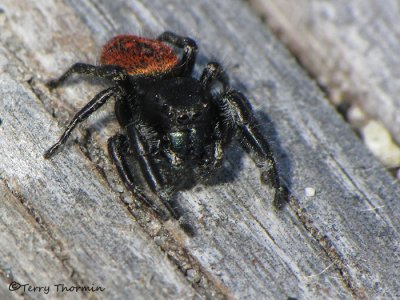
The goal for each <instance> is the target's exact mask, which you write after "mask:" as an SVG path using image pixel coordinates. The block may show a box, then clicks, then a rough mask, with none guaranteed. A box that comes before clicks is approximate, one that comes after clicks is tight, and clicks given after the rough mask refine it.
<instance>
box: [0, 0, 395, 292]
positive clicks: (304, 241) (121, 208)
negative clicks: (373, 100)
mask: <svg viewBox="0 0 400 300" xmlns="http://www.w3.org/2000/svg"><path fill="white" fill-rule="evenodd" d="M1 8H2V9H3V13H2V14H1V17H0V22H1V26H2V34H1V35H0V43H1V47H0V68H1V72H0V107H1V111H0V119H1V120H2V123H1V126H0V141H1V146H2V147H1V148H2V155H1V156H0V174H1V184H0V195H1V196H2V197H1V198H2V199H4V201H3V202H4V203H2V204H1V205H2V209H1V210H0V213H1V217H0V219H1V222H0V226H1V227H2V228H4V233H3V234H2V235H1V241H0V243H1V246H2V249H1V251H0V274H1V275H2V277H1V278H2V281H3V285H4V286H6V287H7V289H8V284H9V282H10V281H11V280H16V281H18V282H22V283H29V284H31V285H54V284H58V283H64V284H66V285H77V286H80V285H92V284H94V285H100V286H102V287H105V288H106V290H105V291H104V292H92V293H89V294H84V293H78V294H75V293H70V292H67V293H62V294H56V293H54V291H52V293H53V294H51V295H52V296H53V297H61V298H66V299H69V298H74V299H76V298H77V297H78V298H79V297H80V298H86V297H89V298H94V299H104V298H122V299H124V298H126V299H128V298H130V297H132V296H133V297H135V299H149V298H153V299H165V298H168V299H177V298H182V299H191V298H210V299H216V298H217V299H218V298H233V299H260V298H265V299H287V298H288V297H297V298H299V299H311V298H313V299H315V298H321V299H322V298H324V299H326V298H332V299H337V298H340V299H350V298H369V297H371V298H376V297H388V298H390V297H396V295H397V294H396V293H398V290H399V282H398V280H397V278H398V271H397V269H398V268H397V266H399V262H400V259H399V256H398V255H397V254H398V245H399V240H400V239H399V201H398V195H399V194H400V188H399V186H398V185H397V184H396V183H395V182H393V179H392V178H391V177H390V175H389V174H388V173H387V172H386V171H385V170H384V169H383V168H382V166H381V165H380V164H379V163H378V162H377V161H376V160H375V159H374V158H373V157H372V156H371V155H370V153H369V152H368V151H367V150H366V149H365V147H364V146H363V145H362V144H361V143H360V142H359V140H358V139H357V138H356V137H355V135H354V134H353V132H352V131H351V130H350V129H349V128H348V126H346V125H345V124H344V123H343V120H342V119H341V118H340V117H339V116H338V115H337V113H336V111H335V110H334V109H332V107H331V106H330V105H329V104H328V102H327V100H326V99H324V98H323V96H322V94H321V93H320V92H319V91H318V89H317V88H316V86H315V85H314V84H313V83H312V81H310V80H309V79H308V78H307V76H306V74H305V73H304V72H303V71H302V70H301V68H300V67H299V66H298V65H296V63H295V62H294V60H293V59H292V58H291V57H290V56H289V55H288V53H287V51H286V50H285V49H284V48H283V47H282V46H281V45H280V44H279V43H278V42H277V41H276V40H275V39H274V37H273V36H272V35H271V34H270V33H269V32H268V31H267V30H266V29H265V28H264V25H263V24H262V23H261V22H260V21H259V20H258V19H257V17H256V15H255V14H254V13H253V12H251V10H250V9H249V8H248V7H247V6H246V4H245V3H244V2H241V1H230V2H227V1H221V2H216V3H212V2H208V1H193V2H187V3H185V4H182V3H181V2H180V1H169V2H168V4H165V2H162V1H140V2H139V1H137V2H132V1H124V0H118V1H112V2H109V1H96V2H94V1H93V2H92V1H84V2H83V1H82V2H81V1H77V0H65V1H55V2H48V1H44V0H38V1H35V2H31V1H25V0H20V1H8V0H6V1H3V4H1ZM165 29H168V30H172V31H175V32H177V33H180V34H188V35H190V36H192V37H194V38H195V39H196V40H197V41H198V44H199V46H200V54H199V59H198V63H199V65H198V67H197V68H196V70H195V73H196V75H198V74H199V72H200V71H201V68H202V67H204V65H205V64H206V63H207V61H209V60H211V59H214V58H218V59H219V60H220V61H222V62H223V63H224V65H225V66H226V69H227V72H228V73H229V74H230V76H231V82H232V86H233V87H235V88H237V89H239V90H241V91H242V92H244V93H245V94H246V95H248V97H249V98H250V99H251V102H252V103H253V106H254V108H255V110H256V112H257V117H258V118H259V120H260V121H261V124H262V128H261V130H262V131H263V132H264V133H265V134H266V135H267V136H268V138H269V140H270V142H271V145H272V147H273V149H274V150H275V152H276V154H277V155H276V157H277V161H278V164H279V168H280V172H281V175H282V177H283V178H284V179H285V181H286V182H287V183H288V185H289V187H290V191H291V195H292V196H291V201H290V204H289V205H288V206H287V207H286V208H285V209H283V210H281V211H276V210H275V209H274V208H273V207H272V201H271V200H272V191H270V190H269V189H268V188H267V187H264V186H262V185H261V184H260V181H259V173H258V170H257V168H256V167H255V165H254V164H253V162H252V161H251V160H250V159H249V158H248V157H247V156H246V155H245V154H244V153H243V151H241V150H240V149H239V148H238V146H237V145H234V146H232V147H231V148H229V149H228V150H227V153H226V161H225V163H224V168H223V170H222V171H221V172H220V173H218V174H217V175H216V176H215V180H214V182H213V184H210V185H198V186H197V187H195V188H194V189H192V190H188V191H185V192H181V193H180V194H179V200H180V201H181V203H182V206H183V207H184V209H185V210H186V211H187V216H188V218H189V219H190V220H193V222H194V223H195V228H196V231H197V234H196V236H195V237H193V238H189V237H187V236H186V235H185V234H184V233H183V232H182V231H181V230H180V229H179V227H178V226H177V224H176V222H173V221H168V222H166V223H162V222H160V221H158V220H157V218H156V217H155V216H154V215H153V214H152V212H151V211H149V210H148V209H146V208H145V207H142V206H141V205H140V203H137V201H136V200H135V199H133V198H132V196H131V195H130V193H129V192H127V191H126V190H125V189H124V187H123V185H122V183H121V182H120V181H119V179H118V176H117V175H116V172H115V170H114V167H113V165H112V164H111V163H110V161H109V160H108V158H107V154H106V142H107V138H108V137H109V136H111V135H112V134H114V133H115V132H116V131H117V130H118V127H117V126H116V123H115V119H114V117H113V116H112V109H113V107H112V105H109V106H107V107H106V108H105V109H104V110H103V111H102V112H100V113H98V114H97V117H95V118H91V119H90V120H89V122H87V124H86V125H85V126H82V127H81V130H78V132H77V133H76V134H74V137H73V138H72V140H71V142H69V143H67V145H66V146H65V147H64V148H63V151H61V152H60V153H59V154H58V155H57V156H55V157H54V158H53V159H51V160H50V161H46V160H43V158H42V155H43V152H44V151H45V149H47V148H48V147H49V146H50V145H51V144H52V143H53V142H55V140H56V139H57V137H58V136H59V134H60V133H61V132H62V130H63V128H64V126H65V123H66V122H67V121H68V120H69V119H70V118H71V117H72V116H73V114H74V112H76V111H77V110H78V109H79V107H81V106H82V105H83V104H84V103H86V102H88V101H89V100H90V99H91V97H93V96H94V95H95V93H96V92H97V91H100V90H101V89H102V88H103V85H105V84H106V83H104V82H99V81H89V80H84V81H82V82H80V81H77V80H72V81H71V84H70V85H69V86H66V87H63V88H60V89H58V90H56V91H54V92H49V91H48V90H47V88H46V87H45V85H44V82H45V81H46V80H48V79H50V78H53V77H55V76H57V75H59V74H61V73H62V72H63V70H65V69H66V68H67V67H68V66H69V65H70V64H72V63H74V62H76V61H83V62H89V63H95V62H96V59H97V55H98V53H99V51H100V47H101V45H102V44H103V43H104V42H105V41H106V40H107V39H108V38H110V37H112V36H113V35H115V34H117V33H140V32H141V33H142V34H145V35H147V36H148V35H152V36H155V35H156V34H158V33H160V32H162V31H163V30H165ZM306 187H313V188H315V190H316V195H315V196H314V197H306V196H305V192H304V189H305V188H306ZM25 231H28V232H31V233H32V234H30V235H29V236H30V237H31V238H32V239H33V240H34V242H33V245H32V246H29V245H28V244H29V243H30V242H29V240H25V239H24V238H23V236H24V233H22V232H25ZM3 247H4V248H3ZM3 249H5V250H3ZM29 258H31V259H29ZM10 272H11V273H10ZM36 273H37V275H36ZM7 274H8V275H9V276H7ZM10 274H12V276H11V277H10ZM7 289H4V287H2V289H0V295H7V296H8V297H10V298H15V299H18V298H19V297H20V296H19V295H20V291H18V293H17V292H14V293H11V292H8V291H7ZM45 296H46V295H44V294H43V293H39V292H29V293H26V294H25V295H23V296H22V297H25V298H28V299H30V298H32V299H33V298H34V299H37V298H45Z"/></svg>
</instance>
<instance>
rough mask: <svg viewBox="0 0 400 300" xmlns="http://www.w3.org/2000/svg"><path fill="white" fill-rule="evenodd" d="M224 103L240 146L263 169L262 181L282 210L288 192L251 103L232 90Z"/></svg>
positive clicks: (223, 98)
mask: <svg viewBox="0 0 400 300" xmlns="http://www.w3.org/2000/svg"><path fill="white" fill-rule="evenodd" d="M221 102H222V105H221V107H222V109H224V110H229V112H227V111H225V112H224V115H225V116H229V118H230V120H227V122H229V123H230V125H231V126H234V127H235V128H236V130H237V133H238V139H239V142H240V144H241V145H242V147H243V149H244V150H245V151H246V152H247V153H249V154H250V156H251V157H252V159H253V160H254V162H255V163H256V165H257V167H258V168H259V169H260V171H261V181H262V182H263V183H264V184H268V185H269V186H271V187H272V188H274V189H275V197H274V205H275V206H276V207H277V208H281V207H282V206H283V205H284V204H285V202H287V201H288V190H287V188H286V186H285V185H283V184H282V182H281V180H280V178H279V174H278V170H277V167H276V162H275V159H274V156H273V153H272V151H271V149H270V146H269V144H268V141H267V140H266V138H265V137H264V136H263V135H262V134H261V132H260V131H259V129H258V127H259V124H258V122H257V120H256V118H255V117H254V114H253V110H252V108H251V105H250V103H249V101H248V100H247V99H246V97H245V96H244V95H242V94H241V93H239V92H238V91H235V90H231V91H229V92H227V93H226V94H224V95H222V98H221Z"/></svg>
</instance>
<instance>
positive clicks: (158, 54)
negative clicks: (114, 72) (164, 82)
mask: <svg viewBox="0 0 400 300" xmlns="http://www.w3.org/2000/svg"><path fill="white" fill-rule="evenodd" d="M100 63H101V64H102V65H114V66H119V67H122V68H123V69H124V70H125V71H126V72H127V73H128V74H129V75H153V74H160V73H165V72H168V71H170V70H172V68H174V67H175V66H176V65H177V63H178V57H177V56H176V54H175V52H174V51H173V49H172V48H171V47H170V46H168V45H167V44H165V43H163V42H161V41H158V40H153V39H148V38H143V37H138V36H135V35H118V36H116V37H114V38H112V39H111V40H110V41H108V42H107V43H106V44H105V45H104V46H103V49H102V51H101V55H100Z"/></svg>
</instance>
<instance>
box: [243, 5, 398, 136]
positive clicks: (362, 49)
mask: <svg viewBox="0 0 400 300" xmlns="http://www.w3.org/2000/svg"><path fill="white" fill-rule="evenodd" d="M251 2H252V4H254V6H255V7H256V10H257V11H258V12H259V13H260V14H263V15H264V16H265V17H266V20H267V23H268V24H269V26H270V27H272V28H273V29H274V30H275V31H276V32H279V35H280V37H281V39H282V40H283V41H284V42H285V44H287V45H288V47H290V49H291V50H292V52H293V53H294V54H295V55H296V56H297V57H298V58H299V60H300V61H301V62H302V64H303V65H304V66H305V67H306V68H307V69H308V70H309V72H310V73H311V74H313V76H315V77H316V78H317V79H318V81H319V83H320V84H321V85H322V86H325V87H326V90H327V91H328V93H329V95H330V98H331V99H332V100H333V101H334V102H336V103H340V102H342V103H343V102H345V103H346V104H347V105H348V103H351V104H356V105H357V106H359V107H360V108H361V109H362V110H363V111H364V112H365V113H367V114H368V115H369V117H370V118H374V119H377V120H379V121H381V122H382V123H383V124H384V125H385V127H386V128H388V130H389V131H390V132H391V133H392V136H393V138H394V139H395V140H396V141H397V143H400V99H399V97H398V95H399V92H400V83H399V81H398V80H397V78H398V77H399V69H400V56H399V55H398V53H399V34H400V26H399V20H400V7H399V3H398V1H395V0H389V1H384V2H381V1H374V0H367V1H364V0H356V1H342V0H339V1H318V0H311V1H309V0H300V1H297V0H283V1H282V0H279V1H274V0H252V1H251Z"/></svg>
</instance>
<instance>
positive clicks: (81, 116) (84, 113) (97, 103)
mask: <svg viewBox="0 0 400 300" xmlns="http://www.w3.org/2000/svg"><path fill="white" fill-rule="evenodd" d="M119 91H120V88H119V87H111V88H108V89H106V90H104V91H101V92H100V93H98V94H97V95H96V96H95V97H94V98H93V99H92V100H91V101H90V102H89V103H88V104H86V105H85V106H84V107H83V108H82V109H81V110H80V111H78V113H77V114H76V115H75V116H74V118H73V119H72V121H71V122H70V123H69V124H68V126H67V128H66V129H65V131H64V133H63V134H62V135H61V137H60V138H59V140H58V141H57V142H56V143H55V144H54V145H53V146H52V147H51V148H50V149H48V150H47V151H46V152H45V154H44V158H46V159H48V158H50V157H52V156H53V155H54V154H55V153H56V151H57V149H58V148H59V147H60V146H62V145H63V144H65V142H66V141H67V139H68V137H69V136H70V135H71V133H72V131H73V130H74V129H75V127H76V126H77V125H78V124H79V123H82V122H83V121H85V120H86V119H87V118H88V117H89V116H90V115H91V114H92V113H94V112H95V111H96V110H98V109H99V108H100V107H101V106H103V105H104V103H106V102H107V100H108V99H110V98H111V97H112V96H114V95H116V94H117V93H119Z"/></svg>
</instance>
